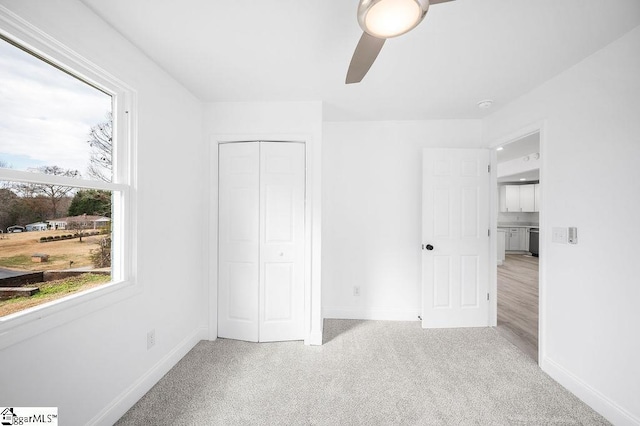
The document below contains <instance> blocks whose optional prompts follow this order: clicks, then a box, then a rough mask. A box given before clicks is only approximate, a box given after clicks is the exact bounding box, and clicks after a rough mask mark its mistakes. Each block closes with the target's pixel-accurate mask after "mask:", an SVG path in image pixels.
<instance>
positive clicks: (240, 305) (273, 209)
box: [218, 142, 305, 342]
mask: <svg viewBox="0 0 640 426" xmlns="http://www.w3.org/2000/svg"><path fill="white" fill-rule="evenodd" d="M218 158H219V169H218V171H219V200H218V209H219V215H218V228H219V229H218V336H219V337H225V338H230V339H239V340H247V341H251V342H271V341H282V340H302V339H303V338H304V246H305V244H304V238H305V232H304V217H305V214H304V208H305V207H304V204H305V147H304V144H303V143H293V142H238V143H226V144H220V145H219V156H218Z"/></svg>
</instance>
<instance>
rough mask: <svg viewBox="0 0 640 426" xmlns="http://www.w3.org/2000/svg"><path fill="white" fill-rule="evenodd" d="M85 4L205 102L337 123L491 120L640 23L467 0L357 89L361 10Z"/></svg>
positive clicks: (563, 4)
mask: <svg viewBox="0 0 640 426" xmlns="http://www.w3.org/2000/svg"><path fill="white" fill-rule="evenodd" d="M82 1H83V2H84V3H85V4H86V5H88V6H89V7H91V8H92V9H93V10H94V11H95V12H96V13H97V14H99V15H100V16H102V18H103V19H105V20H106V21H107V22H108V23H109V24H110V25H111V26H113V27H114V28H116V29H117V30H118V31H120V32H121V33H122V34H123V35H124V36H125V37H126V38H128V39H129V40H130V41H131V42H132V43H133V44H135V45H137V46H138V47H139V48H140V49H141V50H143V51H144V52H145V53H146V54H147V55H148V56H149V57H151V58H152V59H153V60H154V61H155V62H156V63H158V64H159V65H160V66H161V67H162V68H164V69H165V70H166V71H167V72H168V73H169V74H171V75H172V76H173V77H174V78H175V79H176V80H178V81H179V82H181V83H182V84H183V85H184V86H185V87H186V88H187V89H189V90H190V91H191V92H192V93H193V94H194V95H196V96H197V97H198V98H200V99H201V100H203V101H314V100H315V101H323V102H324V106H325V107H324V119H325V120H327V121H333V120H411V119H437V118H481V117H483V116H485V115H486V114H488V113H490V112H491V111H493V110H495V109H499V108H500V107H502V106H504V105H505V104H506V103H508V102H510V101H511V100H513V99H515V98H517V97H518V96H520V95H522V94H524V93H526V92H528V91H529V90H531V89H533V88H534V87H536V86H537V85H539V84H541V83H542V82H544V81H546V80H548V79H549V78H551V77H552V76H554V75H556V74H558V73H560V72H561V71H563V70H565V69H567V68H568V67H570V66H571V65H573V64H575V63H577V62H579V61H580V60H582V59H584V58H585V57H587V56H589V55H590V54H592V53H594V52H595V51H597V50H599V49H601V48H602V47H604V46H605V45H607V44H608V43H610V42H612V41H614V40H615V39H617V38H619V37H620V36H622V35H623V34H624V33H626V32H628V31H629V30H631V29H632V28H633V27H635V26H637V25H639V24H640V1H638V0H611V1H603V0H535V1H532V0H456V1H454V2H450V3H444V4H438V5H434V6H432V7H431V8H430V9H429V13H428V15H427V17H426V19H425V21H424V22H423V23H422V24H421V25H420V26H419V27H418V28H416V29H415V30H414V31H412V32H410V33H408V34H406V35H404V36H401V37H399V38H396V39H391V40H388V41H387V43H386V44H385V46H384V48H383V49H382V52H381V53H380V56H379V57H378V60H377V61H376V63H375V64H374V65H373V67H372V68H371V70H370V72H369V74H368V75H367V76H366V77H365V79H364V80H363V82H362V83H360V84H355V85H349V86H347V85H345V84H344V79H345V75H346V71H347V67H348V65H349V61H350V59H351V55H352V54H353V50H354V48H355V46H356V44H357V42H358V39H359V37H360V35H361V30H360V27H359V26H358V23H357V21H356V9H357V4H358V1H357V0H259V1H256V0H233V1H229V0H180V1H169V0H162V1H159V0H110V1H104V0H82ZM483 99H493V100H494V101H495V103H494V107H493V109H492V110H488V111H485V110H479V109H478V108H477V106H476V104H477V102H478V101H480V100H483Z"/></svg>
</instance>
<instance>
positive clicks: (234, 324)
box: [218, 142, 260, 342]
mask: <svg viewBox="0 0 640 426" xmlns="http://www.w3.org/2000/svg"><path fill="white" fill-rule="evenodd" d="M259 148H260V145H259V143H258V142H251V143H230V144H221V145H219V156H218V158H219V162H218V164H219V167H218V173H219V192H218V197H219V198H218V209H219V213H218V214H219V215H218V336H219V337H225V338H230V339H239V340H247V341H252V342H257V341H258V340H259V315H258V313H259V299H258V297H259V277H260V254H259V248H260V244H259V226H260V164H259V161H260V155H259V152H260V150H259Z"/></svg>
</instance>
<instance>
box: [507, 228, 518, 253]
mask: <svg viewBox="0 0 640 426" xmlns="http://www.w3.org/2000/svg"><path fill="white" fill-rule="evenodd" d="M506 246H507V247H506V250H507V251H518V250H520V229H519V228H509V231H508V232H507V244H506Z"/></svg>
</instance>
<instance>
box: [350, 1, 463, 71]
mask: <svg viewBox="0 0 640 426" xmlns="http://www.w3.org/2000/svg"><path fill="white" fill-rule="evenodd" d="M448 1H452V0H360V4H358V23H359V24H360V27H361V28H362V29H363V30H364V32H363V33H362V37H360V41H359V42H358V45H357V46H356V51H355V52H354V53H353V57H352V58H351V63H350V64H349V70H348V71H347V79H346V84H352V83H359V82H360V81H362V79H363V78H364V76H365V75H366V74H367V72H368V71H369V68H371V65H373V62H374V61H375V60H376V58H377V57H378V53H380V50H381V49H382V46H383V45H384V42H385V41H386V40H387V39H388V38H392V37H397V36H399V35H402V34H404V33H406V32H408V31H411V30H412V29H414V28H415V27H417V26H418V24H419V23H420V22H422V20H423V19H424V17H425V15H426V14H427V11H428V10H429V4H438V3H445V2H448Z"/></svg>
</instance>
